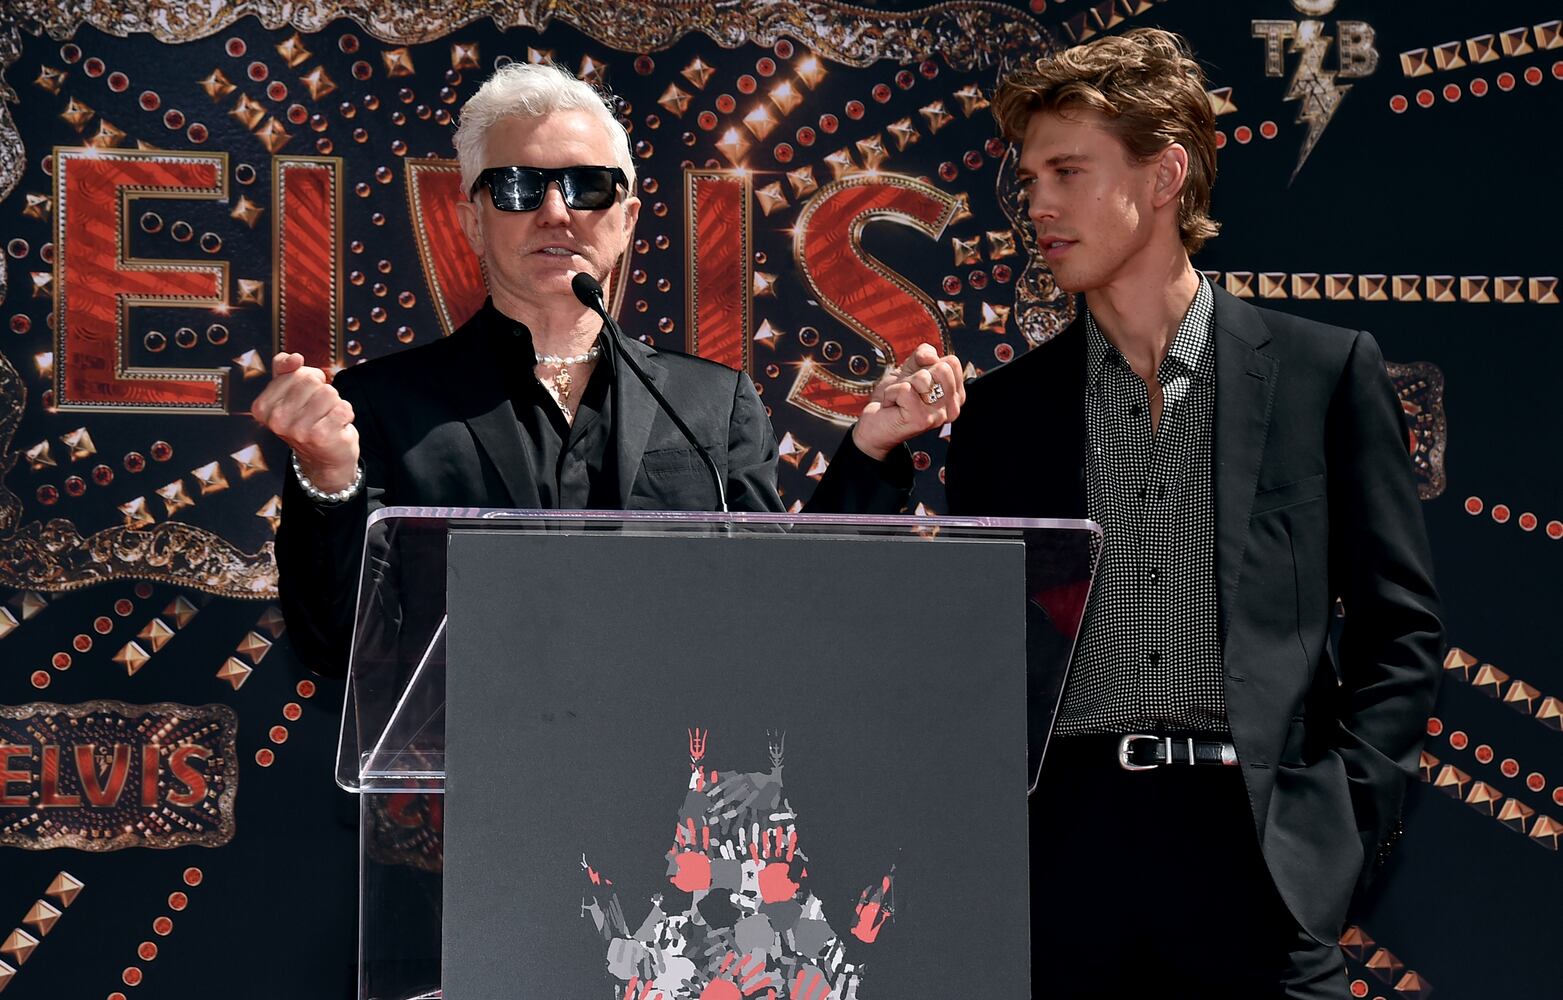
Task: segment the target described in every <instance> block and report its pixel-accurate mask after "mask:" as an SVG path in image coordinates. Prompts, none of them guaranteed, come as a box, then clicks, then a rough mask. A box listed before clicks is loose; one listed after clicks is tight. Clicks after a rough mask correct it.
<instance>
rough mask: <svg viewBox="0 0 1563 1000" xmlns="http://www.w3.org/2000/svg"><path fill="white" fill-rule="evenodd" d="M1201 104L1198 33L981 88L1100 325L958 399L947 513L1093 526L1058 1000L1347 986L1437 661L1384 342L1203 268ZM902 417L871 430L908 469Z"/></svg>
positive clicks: (1044, 941)
mask: <svg viewBox="0 0 1563 1000" xmlns="http://www.w3.org/2000/svg"><path fill="white" fill-rule="evenodd" d="M1205 91H1206V83H1205V78H1204V75H1203V73H1202V72H1201V71H1200V69H1199V66H1198V65H1197V64H1196V63H1195V61H1194V59H1193V58H1192V56H1191V55H1190V53H1189V50H1188V48H1187V46H1186V44H1185V43H1184V42H1183V40H1182V39H1180V38H1179V37H1177V36H1176V35H1172V34H1169V33H1167V32H1164V31H1158V30H1152V29H1138V30H1134V31H1130V32H1127V33H1125V34H1123V35H1118V36H1107V37H1104V38H1101V39H1099V40H1097V41H1094V42H1092V43H1090V44H1088V45H1083V46H1078V47H1076V48H1072V49H1069V50H1067V51H1065V52H1063V53H1061V54H1059V55H1057V56H1056V57H1053V58H1050V59H1044V60H1039V61H1038V62H1037V63H1036V64H1035V65H1034V66H1033V67H1028V68H1026V69H1024V70H1022V71H1020V72H1017V73H1015V74H1013V75H1012V76H1010V77H1009V78H1008V79H1007V80H1005V81H1004V82H1003V84H1002V85H1001V86H1000V87H999V90H998V93H997V95H996V96H995V98H994V101H993V108H994V112H995V115H996V116H997V118H998V120H999V123H1000V126H1001V128H1002V130H1003V132H1004V134H1005V135H1006V136H1007V137H1008V138H1009V139H1011V140H1012V141H1018V142H1020V143H1021V153H1020V159H1019V171H1018V174H1019V177H1020V180H1021V183H1022V185H1023V186H1024V194H1025V199H1026V202H1027V214H1028V216H1029V218H1030V221H1031V223H1032V225H1033V226H1034V227H1035V229H1036V237H1037V245H1038V247H1039V248H1040V250H1041V252H1042V254H1043V255H1044V256H1045V257H1046V259H1047V263H1048V266H1049V267H1050V268H1051V269H1052V273H1053V276H1054V278H1055V279H1056V281H1057V282H1058V286H1059V287H1060V288H1062V289H1064V290H1066V291H1070V292H1081V293H1084V296H1085V302H1084V305H1085V308H1084V309H1083V310H1082V313H1081V315H1080V317H1079V318H1078V319H1077V320H1076V321H1075V322H1074V323H1073V324H1072V325H1071V326H1070V327H1069V328H1068V329H1066V330H1064V331H1063V332H1062V333H1060V334H1059V335H1058V336H1057V337H1055V338H1054V339H1052V340H1051V341H1048V342H1047V343H1045V344H1043V345H1042V346H1040V347H1038V348H1037V349H1035V350H1033V351H1031V352H1030V353H1029V354H1027V355H1025V356H1024V357H1021V358H1018V359H1016V360H1015V361H1014V362H1012V363H1010V364H1009V365H1006V366H1005V367H1003V368H1001V369H998V370H996V371H994V372H991V373H989V374H988V375H986V376H984V377H983V378H982V379H980V380H978V381H976V382H974V383H973V384H972V385H971V386H970V387H969V392H968V394H967V396H966V398H965V400H964V403H965V406H964V412H963V413H962V414H961V416H960V419H959V420H958V421H957V422H956V423H955V424H954V425H953V427H952V433H951V440H950V450H949V456H948V461H947V463H946V466H945V477H946V490H947V495H948V500H949V508H950V511H951V512H952V513H959V514H988V515H1010V516H1053V517H1087V516H1088V517H1090V518H1092V519H1093V520H1096V521H1098V522H1099V523H1101V525H1102V526H1103V529H1104V532H1105V549H1104V556H1103V560H1102V564H1101V567H1100V569H1099V572H1098V575H1097V578H1096V582H1095V586H1094V589H1093V591H1092V594H1091V598H1090V602H1089V606H1088V608H1087V610H1086V614H1085V619H1084V623H1083V626H1082V630H1081V633H1080V638H1079V641H1078V643H1077V646H1076V649H1075V656H1074V661H1073V664H1072V667H1071V674H1070V677H1069V679H1068V683H1067V686H1066V688H1065V691H1064V696H1063V704H1062V707H1061V709H1060V712H1059V716H1058V721H1057V723H1056V726H1055V729H1054V734H1053V739H1052V740H1051V743H1050V745H1049V746H1048V749H1047V755H1046V760H1045V762H1044V764H1043V773H1042V778H1041V782H1040V784H1039V787H1038V788H1037V790H1036V792H1035V793H1034V795H1033V796H1032V803H1031V805H1032V809H1031V816H1032V820H1031V822H1032V858H1031V861H1032V881H1031V889H1032V894H1033V899H1034V903H1033V926H1032V941H1033V972H1032V977H1033V982H1034V984H1035V985H1034V989H1035V992H1036V995H1038V996H1050V997H1052V996H1079V995H1105V996H1154V997H1170V996H1197V997H1201V998H1205V997H1216V996H1241V997H1245V998H1255V997H1267V996H1289V997H1328V998H1331V1000H1339V998H1340V997H1343V996H1345V995H1346V978H1345V966H1344V963H1343V961H1342V958H1341V955H1340V950H1339V947H1338V944H1337V942H1338V938H1339V935H1340V932H1341V930H1342V928H1343V924H1344V922H1345V919H1346V911H1347V906H1348V904H1349V902H1350V901H1351V899H1352V896H1353V892H1354V890H1355V889H1358V888H1360V887H1361V885H1362V884H1363V883H1364V882H1365V880H1366V874H1367V873H1370V872H1371V871H1372V869H1373V867H1374V862H1375V857H1376V856H1377V855H1378V854H1379V852H1380V851H1381V850H1382V849H1383V848H1384V846H1385V845H1386V844H1387V843H1389V842H1391V841H1392V840H1393V839H1394V837H1395V835H1396V834H1397V833H1398V829H1399V816H1400V807H1401V801H1402V798H1403V796H1404V793H1405V786H1406V781H1407V778H1408V777H1409V776H1411V775H1414V774H1415V770H1416V763H1417V754H1418V750H1419V749H1420V746H1421V741H1422V735H1423V732H1424V726H1425V723H1426V720H1427V717H1428V714H1429V712H1430V711H1431V708H1432V705H1433V699H1434V695H1435V691H1436V686H1437V680H1438V676H1439V673H1440V671H1439V661H1440V658H1441V655H1442V633H1443V629H1442V625H1441V623H1440V620H1439V612H1438V603H1437V597H1436V594H1435V591H1434V588H1433V582H1432V572H1431V559H1430V556H1429V553H1428V545H1427V540H1426V536H1425V532H1424V529H1423V525H1422V515H1421V511H1420V509H1419V504H1418V500H1417V494H1416V488H1415V485H1414V482H1413V479H1412V474H1411V468H1410V462H1409V460H1408V457H1407V454H1406V447H1405V440H1406V438H1405V428H1404V424H1403V418H1402V415H1401V409H1400V405H1399V402H1398V400H1397V398H1396V395H1395V392H1394V389H1393V387H1392V386H1391V384H1390V381H1389V379H1388V376H1387V375H1386V373H1385V370H1384V361H1383V357H1382V356H1381V355H1380V353H1379V349H1378V346H1377V345H1376V344H1375V343H1374V341H1373V338H1372V337H1370V336H1369V335H1368V334H1366V333H1361V332H1357V331H1351V330H1344V329H1339V328H1336V327H1330V326H1325V325H1323V324H1320V323H1315V322H1311V321H1308V320H1302V319H1298V318H1295V317H1291V316H1287V315H1285V314H1282V313H1277V312H1271V311H1269V310H1265V309H1258V308H1255V307H1254V306H1252V305H1249V304H1248V303H1246V302H1243V301H1241V300H1239V299H1237V298H1234V297H1233V296H1231V295H1228V294H1227V293H1226V292H1224V291H1222V290H1221V289H1219V288H1216V287H1214V286H1213V285H1212V284H1211V283H1210V282H1209V281H1208V280H1206V279H1205V278H1204V276H1203V275H1201V274H1200V273H1199V272H1198V271H1196V270H1195V269H1194V267H1193V266H1192V264H1191V263H1190V261H1189V255H1190V254H1191V253H1193V252H1195V251H1197V250H1198V249H1199V248H1200V246H1201V245H1202V244H1203V243H1204V242H1205V240H1207V239H1209V238H1210V237H1212V236H1214V235H1215V234H1216V232H1217V226H1216V224H1215V222H1214V221H1213V220H1212V219H1211V217H1210V214H1209V207H1210V190H1211V185H1212V184H1213V182H1214V180H1215V174H1216V151H1215V150H1216V147H1215V123H1214V119H1213V116H1212V114H1211V110H1210V106H1209V103H1208V99H1207V97H1206V92H1205ZM922 353H923V354H928V355H931V353H932V352H931V351H929V350H927V349H924V350H923V352H922ZM909 378H910V376H909V375H903V374H901V373H899V372H898V373H895V374H894V375H893V376H892V377H891V378H890V379H888V380H887V383H886V384H887V385H890V384H894V383H898V382H905V381H907V380H908V379H909ZM898 391H902V392H904V391H905V390H898ZM884 428H885V424H884V422H878V423H876V424H874V426H872V427H869V426H862V425H860V426H859V427H858V428H856V429H855V430H854V433H853V444H855V446H856V448H857V449H858V450H861V451H863V452H864V453H865V454H867V455H869V456H870V457H874V458H885V457H887V456H889V457H890V458H891V461H892V462H902V461H905V459H904V456H902V455H900V454H899V452H901V451H902V449H900V448H899V447H898V446H899V444H900V442H899V441H898V440H895V439H893V438H882V437H880V436H879V435H878V433H877V432H878V431H882V430H883V429H884ZM891 478H893V477H890V476H889V475H887V476H886V479H887V481H888V480H889V479H891ZM824 485H826V484H822V487H823V486H824ZM1337 599H1339V600H1340V601H1341V602H1342V604H1343V605H1344V610H1345V619H1344V626H1343V630H1342V634H1341V637H1340V641H1339V644H1338V646H1335V647H1333V648H1332V645H1331V642H1330V635H1329V633H1330V625H1331V619H1332V616H1333V608H1334V606H1335V601H1336V600H1337ZM1040 707H1041V708H1044V709H1045V708H1049V707H1050V706H1040Z"/></svg>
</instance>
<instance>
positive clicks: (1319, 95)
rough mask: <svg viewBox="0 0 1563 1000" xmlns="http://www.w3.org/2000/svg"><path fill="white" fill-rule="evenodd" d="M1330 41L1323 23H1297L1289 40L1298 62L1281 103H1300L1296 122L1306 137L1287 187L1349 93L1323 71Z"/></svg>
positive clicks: (1331, 40) (1328, 73) (1333, 75)
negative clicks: (1304, 126)
mask: <svg viewBox="0 0 1563 1000" xmlns="http://www.w3.org/2000/svg"><path fill="white" fill-rule="evenodd" d="M1334 40H1335V39H1334V38H1332V37H1331V36H1329V35H1326V34H1325V33H1324V22H1323V21H1301V22H1299V23H1298V25H1297V35H1296V37H1294V38H1293V39H1292V51H1293V52H1297V53H1300V54H1301V58H1300V59H1299V60H1298V62H1297V72H1295V73H1293V74H1292V82H1291V84H1290V85H1289V86H1288V87H1287V89H1286V98H1285V99H1286V100H1288V101H1301V102H1302V104H1301V105H1300V106H1299V107H1298V108H1297V121H1298V122H1299V123H1306V124H1307V126H1308V134H1307V136H1305V137H1304V138H1303V144H1302V152H1301V153H1299V154H1298V157H1297V167H1296V168H1295V169H1294V170H1293V171H1292V177H1291V180H1289V181H1287V184H1288V185H1290V184H1291V182H1292V181H1295V180H1296V179H1297V174H1298V173H1299V172H1300V171H1301V170H1302V166H1303V163H1304V162H1306V161H1307V159H1308V154H1309V153H1312V152H1313V147H1314V146H1316V145H1318V143H1319V137H1320V136H1322V135H1323V134H1324V129H1325V127H1326V126H1328V125H1329V124H1330V119H1331V118H1333V117H1335V112H1336V110H1337V109H1338V108H1339V107H1340V102H1341V99H1342V98H1344V97H1345V96H1346V91H1348V90H1350V89H1351V84H1349V83H1347V84H1336V82H1335V74H1334V73H1331V72H1326V71H1325V69H1324V54H1325V53H1326V52H1328V51H1329V50H1330V43H1331V42H1333V41H1334Z"/></svg>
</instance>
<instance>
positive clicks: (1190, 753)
mask: <svg viewBox="0 0 1563 1000" xmlns="http://www.w3.org/2000/svg"><path fill="white" fill-rule="evenodd" d="M1166 764H1218V765H1223V766H1226V767H1235V766H1237V748H1236V747H1234V746H1233V745H1232V744H1231V743H1228V742H1226V741H1223V740H1202V739H1196V738H1194V737H1192V736H1153V735H1150V734H1148V733H1131V734H1129V735H1128V736H1124V737H1122V738H1121V739H1119V740H1118V766H1119V767H1121V768H1123V769H1124V770H1125V771H1150V770H1153V769H1155V768H1158V767H1162V766H1164V765H1166Z"/></svg>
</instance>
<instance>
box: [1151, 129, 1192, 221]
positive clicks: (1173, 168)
mask: <svg viewBox="0 0 1563 1000" xmlns="http://www.w3.org/2000/svg"><path fill="white" fill-rule="evenodd" d="M1188 177H1189V151H1188V150H1186V149H1184V148H1183V145H1182V143H1177V142H1175V143H1173V144H1172V145H1170V146H1168V147H1167V148H1166V149H1164V150H1162V151H1161V154H1160V155H1159V156H1157V157H1156V207H1157V208H1161V207H1162V206H1163V205H1166V204H1167V203H1169V202H1172V201H1176V200H1177V198H1178V196H1179V195H1181V194H1182V193H1183V185H1184V183H1185V182H1186V181H1187V180H1188Z"/></svg>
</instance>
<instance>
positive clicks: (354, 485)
mask: <svg viewBox="0 0 1563 1000" xmlns="http://www.w3.org/2000/svg"><path fill="white" fill-rule="evenodd" d="M293 474H294V475H295V476H297V477H298V484H299V486H301V487H302V488H303V490H304V495H305V496H307V497H309V498H310V499H311V500H313V501H315V502H316V503H324V504H339V503H345V502H346V501H348V500H351V499H353V497H355V496H357V495H358V491H359V490H360V489H362V488H363V485H364V463H363V462H359V463H358V471H357V472H356V473H355V474H354V475H353V481H352V482H351V483H348V484H347V488H346V489H340V490H337V491H336V492H335V493H327V492H326V491H325V490H323V489H321V488H320V487H318V486H316V485H315V484H314V483H312V482H310V481H309V477H308V476H306V475H304V470H303V469H301V468H299V464H298V453H297V452H295V453H294V454H293Z"/></svg>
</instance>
